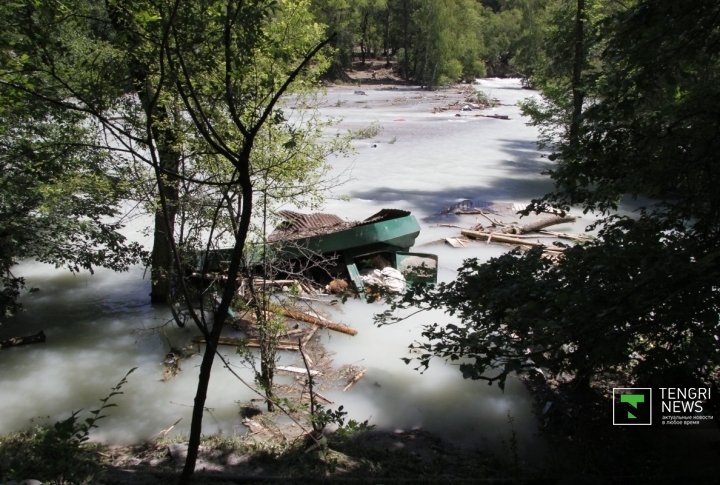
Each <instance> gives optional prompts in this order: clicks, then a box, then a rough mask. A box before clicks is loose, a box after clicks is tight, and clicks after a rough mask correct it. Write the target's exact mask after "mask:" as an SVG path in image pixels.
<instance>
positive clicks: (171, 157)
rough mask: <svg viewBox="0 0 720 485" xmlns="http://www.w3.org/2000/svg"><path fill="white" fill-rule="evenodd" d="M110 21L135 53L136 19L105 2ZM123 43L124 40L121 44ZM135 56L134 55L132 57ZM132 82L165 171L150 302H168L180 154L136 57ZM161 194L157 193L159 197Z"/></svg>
mask: <svg viewBox="0 0 720 485" xmlns="http://www.w3.org/2000/svg"><path fill="white" fill-rule="evenodd" d="M105 5H106V8H107V10H108V14H109V17H110V21H111V23H112V25H113V27H114V28H115V30H116V31H118V32H119V33H122V34H125V35H126V36H127V37H126V38H127V39H128V40H127V41H126V42H127V47H128V52H130V53H133V52H134V51H135V49H137V48H139V46H140V45H141V44H142V42H143V41H142V39H141V38H140V36H139V34H138V33H137V32H136V30H135V29H134V27H133V19H132V18H131V17H130V16H129V15H128V14H127V12H125V11H123V10H121V9H120V8H119V7H118V6H117V5H116V4H115V3H113V2H110V1H109V0H106V2H105ZM121 42H122V41H121ZM131 55H132V54H131ZM128 66H129V71H130V72H129V74H130V79H131V81H132V84H133V88H134V90H135V94H136V95H137V96H138V98H139V99H140V103H141V105H142V107H143V111H144V112H145V116H146V117H147V120H148V122H149V123H150V126H151V132H152V137H153V140H147V143H148V145H151V144H152V145H154V146H155V149H156V150H157V154H158V158H159V160H160V169H161V171H163V172H164V174H165V175H164V176H165V180H164V183H163V184H159V186H160V190H163V194H162V195H164V197H165V200H166V202H167V211H168V218H167V219H166V218H165V214H164V213H163V208H162V207H158V208H157V209H156V210H155V232H154V237H153V252H152V256H151V260H150V264H151V279H152V283H151V285H152V289H151V291H150V299H151V301H152V302H153V303H162V302H167V301H168V298H169V296H170V292H171V284H172V280H171V278H170V274H171V273H172V267H173V263H172V250H171V247H170V238H169V235H170V234H172V231H173V230H174V228H175V216H176V214H177V207H178V202H179V196H178V186H179V180H178V178H177V177H176V176H173V175H172V174H176V173H177V171H178V169H179V167H180V160H181V153H180V152H179V151H178V150H177V147H176V142H177V139H178V137H177V133H175V131H174V129H173V123H172V120H171V119H170V117H169V116H168V108H169V106H167V105H166V104H165V103H162V102H159V103H156V104H155V105H154V106H151V101H150V96H151V91H152V90H153V89H154V88H155V87H154V86H152V85H151V83H150V68H149V67H148V66H147V65H146V64H145V63H143V62H142V61H141V60H140V59H138V58H137V57H134V56H132V57H131V58H130V60H129V63H128ZM160 197H161V195H160V194H158V198H160Z"/></svg>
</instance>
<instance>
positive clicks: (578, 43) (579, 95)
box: [570, 0, 585, 151]
mask: <svg viewBox="0 0 720 485" xmlns="http://www.w3.org/2000/svg"><path fill="white" fill-rule="evenodd" d="M584 16H585V0H577V11H576V12H575V59H574V60H573V74H572V96H573V112H572V120H571V121H570V148H571V149H572V150H573V151H576V150H577V149H578V143H579V136H580V121H581V116H582V106H583V100H584V97H585V93H584V92H583V90H582V85H581V83H582V67H583V62H584V60H585V59H584V58H585V56H584V42H583V40H584V39H583V37H584V22H583V17H584Z"/></svg>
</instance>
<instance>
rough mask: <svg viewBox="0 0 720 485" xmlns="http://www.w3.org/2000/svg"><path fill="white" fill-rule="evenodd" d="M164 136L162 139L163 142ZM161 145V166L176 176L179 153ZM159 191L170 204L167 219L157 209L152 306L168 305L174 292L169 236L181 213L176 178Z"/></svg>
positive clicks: (151, 263) (168, 180) (161, 211)
mask: <svg viewBox="0 0 720 485" xmlns="http://www.w3.org/2000/svg"><path fill="white" fill-rule="evenodd" d="M164 138H165V137H162V138H161V139H164ZM164 144H165V145H166V146H164V147H163V146H162V145H161V144H160V143H158V145H159V146H158V151H159V154H160V166H161V168H162V169H164V170H166V171H169V172H173V173H177V170H178V167H179V164H180V154H179V153H178V152H177V151H176V150H174V148H173V147H172V146H169V145H168V144H167V143H164ZM160 190H163V192H164V195H165V200H166V201H167V211H168V219H165V214H164V212H163V208H162V207H158V208H157V209H156V210H155V232H154V235H153V251H152V256H151V259H150V265H151V272H150V275H151V278H152V283H151V290H150V300H151V301H152V302H153V303H167V302H168V301H170V298H171V296H170V295H171V291H172V268H173V255H172V249H171V247H170V244H171V243H170V237H169V235H170V234H171V233H172V231H173V230H174V229H175V217H176V215H177V212H178V203H179V191H178V180H177V177H172V176H168V177H167V179H166V180H165V183H164V184H162V186H161V188H160Z"/></svg>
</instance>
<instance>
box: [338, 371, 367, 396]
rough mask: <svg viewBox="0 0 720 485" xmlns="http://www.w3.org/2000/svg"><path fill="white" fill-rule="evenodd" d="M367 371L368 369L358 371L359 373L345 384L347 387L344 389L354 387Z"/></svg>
mask: <svg viewBox="0 0 720 485" xmlns="http://www.w3.org/2000/svg"><path fill="white" fill-rule="evenodd" d="M366 372H367V369H363V370H361V371H360V372H359V373H358V375H356V376H355V377H353V378H352V379H351V380H350V382H348V385H347V386H345V388H344V389H343V392H345V391H348V390H350V389H352V387H353V386H354V385H355V384H357V383H358V381H359V380H360V379H362V378H363V376H364V375H365V373H366Z"/></svg>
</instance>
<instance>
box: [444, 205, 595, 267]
mask: <svg viewBox="0 0 720 485" xmlns="http://www.w3.org/2000/svg"><path fill="white" fill-rule="evenodd" d="M506 206H508V207H510V208H511V210H512V211H515V212H520V211H522V210H524V209H525V206H522V205H521V204H502V205H500V206H497V205H493V204H490V203H482V204H478V203H475V202H473V201H470V200H466V201H462V202H460V203H458V204H455V205H454V206H452V207H449V208H446V209H444V210H443V211H442V213H443V214H448V213H454V214H456V215H478V216H480V217H482V218H483V219H485V222H484V223H478V224H476V225H475V226H473V227H472V228H469V229H463V228H462V227H460V226H455V225H450V226H451V227H459V228H460V229H461V231H460V233H461V235H462V236H461V237H448V238H445V239H444V240H443V241H444V242H445V243H447V244H449V245H450V246H452V247H454V248H463V247H466V246H467V244H468V243H469V242H470V240H473V239H475V240H482V241H485V242H486V243H488V244H489V243H491V242H494V243H499V244H511V245H513V246H515V247H518V246H519V247H521V248H525V249H529V248H532V247H542V248H543V253H544V254H545V256H547V257H549V258H552V259H556V258H558V257H559V256H560V255H561V254H562V252H563V251H564V250H565V248H564V247H562V246H558V245H550V244H547V243H544V242H541V241H540V239H542V238H553V239H569V240H571V241H573V242H575V243H582V242H587V241H590V240H591V239H592V238H591V237H590V236H588V235H586V234H568V233H564V232H553V231H548V230H547V229H546V228H548V227H550V226H554V225H557V224H567V223H573V222H575V221H576V220H577V219H578V218H577V217H576V216H574V215H570V214H566V213H564V212H562V211H559V210H557V209H549V210H548V211H547V213H548V214H549V215H546V216H543V217H541V218H539V219H536V220H534V221H531V222H529V223H527V224H520V223H518V222H504V221H501V220H499V219H497V217H494V216H496V215H497V214H498V213H499V212H506V213H507V207H506ZM478 219H479V218H478ZM478 219H476V221H477V220H478ZM487 223H489V224H487ZM442 225H444V226H448V224H442Z"/></svg>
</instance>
